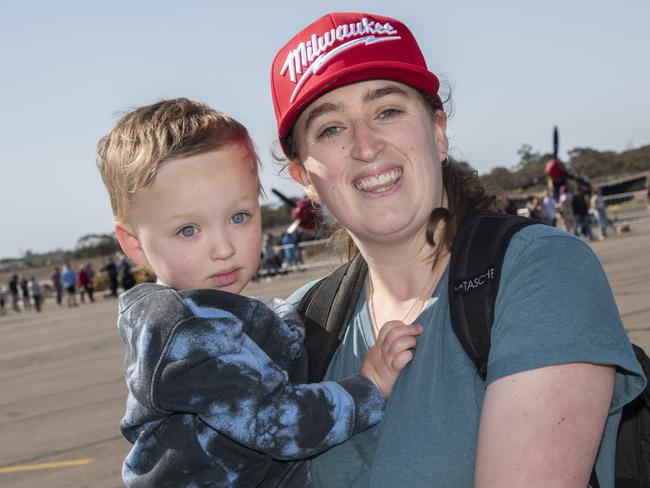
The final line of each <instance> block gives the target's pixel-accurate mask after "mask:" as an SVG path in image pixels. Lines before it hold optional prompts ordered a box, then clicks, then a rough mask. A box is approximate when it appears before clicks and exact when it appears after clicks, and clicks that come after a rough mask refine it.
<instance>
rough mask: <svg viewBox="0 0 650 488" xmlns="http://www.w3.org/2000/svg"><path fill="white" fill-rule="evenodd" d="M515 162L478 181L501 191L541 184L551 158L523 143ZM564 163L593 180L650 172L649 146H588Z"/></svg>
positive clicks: (497, 168) (574, 151)
mask: <svg viewBox="0 0 650 488" xmlns="http://www.w3.org/2000/svg"><path fill="white" fill-rule="evenodd" d="M517 154H518V155H519V162H518V163H517V164H516V165H515V166H514V167H513V168H505V167H503V166H497V167H496V168H493V169H492V170H491V171H490V172H489V173H486V174H484V175H481V176H480V178H481V182H482V183H483V185H485V186H486V187H487V188H494V187H497V188H500V189H502V190H505V191H512V190H517V189H519V188H524V187H527V186H532V185H531V183H545V179H546V175H545V172H544V168H545V166H546V163H547V162H548V161H549V160H550V159H551V158H552V157H553V155H552V154H551V153H544V154H542V153H540V152H537V151H534V150H533V148H532V147H531V146H530V145H528V144H524V145H522V146H521V148H520V149H519V151H517ZM568 154H569V161H563V162H564V163H568V165H569V166H571V167H572V168H573V170H574V171H575V172H576V173H577V174H579V175H580V176H582V177H584V178H586V179H590V180H594V179H597V178H602V177H606V176H610V177H619V176H626V175H630V174H634V173H639V172H642V171H650V145H647V146H642V147H639V148H635V149H628V150H625V151H622V152H615V151H597V150H595V149H591V148H588V147H584V148H583V147H577V148H574V149H571V150H570V151H568Z"/></svg>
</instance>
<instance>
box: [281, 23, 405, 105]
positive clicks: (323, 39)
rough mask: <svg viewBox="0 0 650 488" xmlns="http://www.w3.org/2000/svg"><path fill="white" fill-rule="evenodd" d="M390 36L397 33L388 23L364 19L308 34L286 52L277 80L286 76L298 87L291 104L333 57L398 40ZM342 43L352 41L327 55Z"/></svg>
mask: <svg viewBox="0 0 650 488" xmlns="http://www.w3.org/2000/svg"><path fill="white" fill-rule="evenodd" d="M394 34H397V30H395V29H394V28H393V26H392V25H390V24H389V23H388V22H386V23H385V24H381V23H379V22H375V21H372V20H368V19H367V18H365V17H364V18H362V19H361V21H360V22H353V23H351V24H344V25H339V26H337V27H336V28H332V29H330V30H329V31H328V32H325V33H324V34H323V35H322V36H319V35H316V34H312V35H311V39H310V40H309V41H307V42H301V43H300V44H298V46H297V47H296V48H295V49H293V50H292V51H289V54H288V55H287V58H286V60H285V61H284V64H283V65H282V69H281V70H280V75H281V76H285V75H286V74H287V73H288V74H289V79H290V80H291V82H293V83H297V84H298V85H297V86H296V89H295V90H294V92H293V94H292V96H291V102H293V101H294V100H295V98H296V95H297V94H298V92H299V91H300V88H302V86H303V85H304V84H305V82H306V81H307V79H308V78H309V77H310V76H311V75H312V74H317V73H318V71H319V70H320V69H321V68H322V67H323V66H325V65H326V64H327V63H328V62H329V61H330V60H331V59H332V58H334V57H335V56H336V55H338V54H340V53H341V52H343V51H346V50H348V49H350V48H351V47H354V46H357V45H360V44H365V45H370V44H374V43H376V42H383V41H389V40H396V39H400V37H399V36H395V35H394ZM346 39H352V40H351V41H348V42H345V43H343V44H340V45H339V46H337V47H336V48H335V49H333V50H332V51H331V52H329V53H328V51H329V49H330V48H331V47H332V46H333V45H334V43H336V42H342V41H345V40H346ZM299 75H302V78H301V79H300V82H298V76H299Z"/></svg>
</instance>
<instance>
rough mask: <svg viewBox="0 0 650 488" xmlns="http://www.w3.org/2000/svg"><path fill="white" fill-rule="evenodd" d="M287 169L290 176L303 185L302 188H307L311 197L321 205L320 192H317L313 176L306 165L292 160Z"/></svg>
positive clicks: (306, 191)
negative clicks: (311, 176) (312, 179)
mask: <svg viewBox="0 0 650 488" xmlns="http://www.w3.org/2000/svg"><path fill="white" fill-rule="evenodd" d="M287 170H288V171H289V176H291V178H292V179H293V180H294V181H295V182H296V183H298V184H299V185H300V186H302V189H303V190H305V193H306V194H307V196H308V197H309V199H310V200H311V201H312V202H314V203H317V204H319V205H320V203H321V202H320V197H319V196H318V193H316V189H315V188H314V184H313V183H312V182H311V178H310V176H309V174H308V173H307V170H306V169H305V167H304V166H303V165H302V164H300V163H293V162H290V163H289V165H288V166H287Z"/></svg>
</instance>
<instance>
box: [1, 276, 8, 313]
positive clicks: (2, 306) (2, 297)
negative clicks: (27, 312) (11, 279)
mask: <svg viewBox="0 0 650 488" xmlns="http://www.w3.org/2000/svg"><path fill="white" fill-rule="evenodd" d="M5 313H7V312H6V310H5V287H4V285H3V284H2V283H0V314H2V315H4V314H5Z"/></svg>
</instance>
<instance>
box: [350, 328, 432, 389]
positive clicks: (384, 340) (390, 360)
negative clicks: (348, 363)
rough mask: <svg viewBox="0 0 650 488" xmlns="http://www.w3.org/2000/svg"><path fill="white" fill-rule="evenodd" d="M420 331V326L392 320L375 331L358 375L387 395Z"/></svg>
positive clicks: (407, 360)
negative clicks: (373, 341)
mask: <svg viewBox="0 0 650 488" xmlns="http://www.w3.org/2000/svg"><path fill="white" fill-rule="evenodd" d="M421 333H422V326H421V325H416V324H413V325H406V324H404V322H400V321H397V320H393V321H390V322H386V323H385V324H384V325H383V327H382V328H381V329H380V330H379V336H378V337H377V342H376V343H375V345H374V346H373V347H371V348H370V350H369V351H368V353H367V354H366V357H365V358H364V360H363V364H362V365H361V374H362V375H364V376H365V377H366V378H368V379H369V380H370V381H372V382H373V383H374V384H375V385H376V386H377V388H379V390H380V391H381V393H382V394H383V395H384V397H385V398H388V396H389V395H390V392H391V390H392V389H393V384H394V383H395V380H396V379H397V376H398V375H399V373H400V371H402V369H404V366H406V365H407V364H408V363H409V362H410V361H411V359H413V351H412V349H413V348H414V347H415V345H416V344H417V342H416V340H415V336H418V335H420V334H421Z"/></svg>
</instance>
